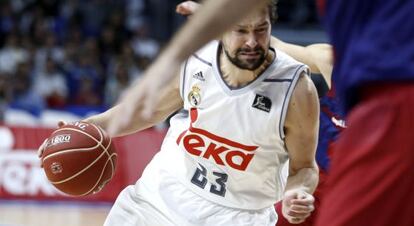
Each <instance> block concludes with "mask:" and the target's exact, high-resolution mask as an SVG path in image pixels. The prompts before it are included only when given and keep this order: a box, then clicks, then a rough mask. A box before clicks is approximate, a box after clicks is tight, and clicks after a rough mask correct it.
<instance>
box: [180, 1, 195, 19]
mask: <svg viewBox="0 0 414 226" xmlns="http://www.w3.org/2000/svg"><path fill="white" fill-rule="evenodd" d="M199 7H200V4H199V3H197V2H193V1H185V2H182V3H180V4H178V5H177V7H176V8H175V12H176V13H178V14H181V15H183V16H191V15H193V14H194V13H195V12H196V11H197V9H198V8H199Z"/></svg>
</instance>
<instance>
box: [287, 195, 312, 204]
mask: <svg viewBox="0 0 414 226" xmlns="http://www.w3.org/2000/svg"><path fill="white" fill-rule="evenodd" d="M314 202H315V198H314V197H313V196H309V197H306V198H302V199H292V200H290V204H292V205H311V204H313V203H314Z"/></svg>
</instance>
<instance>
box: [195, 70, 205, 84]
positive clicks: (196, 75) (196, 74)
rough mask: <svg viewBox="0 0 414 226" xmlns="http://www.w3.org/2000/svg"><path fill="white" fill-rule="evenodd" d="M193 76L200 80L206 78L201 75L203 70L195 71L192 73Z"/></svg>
mask: <svg viewBox="0 0 414 226" xmlns="http://www.w3.org/2000/svg"><path fill="white" fill-rule="evenodd" d="M193 78H195V79H198V80H200V81H203V82H204V81H206V79H205V78H204V76H203V72H201V71H200V72H197V73H195V74H194V75H193Z"/></svg>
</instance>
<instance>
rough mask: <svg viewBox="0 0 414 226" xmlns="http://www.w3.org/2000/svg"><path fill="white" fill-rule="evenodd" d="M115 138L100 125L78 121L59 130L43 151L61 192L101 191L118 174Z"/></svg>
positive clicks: (47, 169)
mask: <svg viewBox="0 0 414 226" xmlns="http://www.w3.org/2000/svg"><path fill="white" fill-rule="evenodd" d="M116 157H117V154H116V153H115V149H114V146H113V144H112V140H111V138H110V137H109V136H108V135H107V134H106V133H105V132H104V130H102V129H101V128H99V127H98V126H96V125H94V124H91V123H87V122H74V123H71V124H67V125H65V126H62V127H60V128H59V129H57V130H55V131H54V132H53V133H52V135H50V137H49V138H48V139H47V141H46V144H45V146H44V151H43V154H42V163H43V169H44V170H45V173H46V176H47V178H48V179H49V181H50V182H51V183H52V184H53V185H54V186H55V187H56V188H57V189H59V190H60V191H62V192H64V193H66V194H69V195H73V196H83V195H88V194H91V193H96V192H98V191H100V190H101V189H102V188H103V187H104V186H105V184H107V183H108V182H109V181H110V180H111V179H112V177H113V175H114V173H115V165H116Z"/></svg>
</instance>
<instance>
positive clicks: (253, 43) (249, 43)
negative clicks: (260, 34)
mask: <svg viewBox="0 0 414 226" xmlns="http://www.w3.org/2000/svg"><path fill="white" fill-rule="evenodd" d="M246 45H247V46H248V47H250V48H255V47H256V46H257V39H256V36H255V35H254V34H249V35H248V37H247V40H246Z"/></svg>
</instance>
